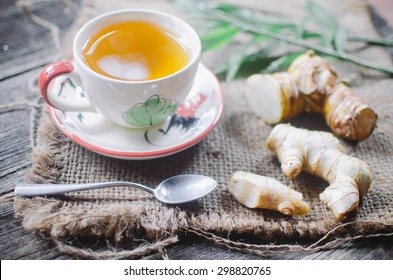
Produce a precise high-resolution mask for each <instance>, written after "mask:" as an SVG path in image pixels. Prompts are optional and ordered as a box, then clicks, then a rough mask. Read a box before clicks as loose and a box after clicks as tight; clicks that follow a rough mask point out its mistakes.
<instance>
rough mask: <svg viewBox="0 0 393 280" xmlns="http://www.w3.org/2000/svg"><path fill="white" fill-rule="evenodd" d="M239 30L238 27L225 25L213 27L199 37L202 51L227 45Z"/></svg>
mask: <svg viewBox="0 0 393 280" xmlns="http://www.w3.org/2000/svg"><path fill="white" fill-rule="evenodd" d="M240 31H241V29H240V28H239V27H236V26H232V25H227V26H220V27H219V28H216V29H214V30H213V31H212V32H211V33H209V34H207V35H204V36H202V37H201V41H202V51H210V50H214V49H218V48H220V47H222V46H224V45H227V44H228V43H229V42H230V41H232V40H233V38H234V37H235V36H236V35H237V34H238V33H239V32H240Z"/></svg>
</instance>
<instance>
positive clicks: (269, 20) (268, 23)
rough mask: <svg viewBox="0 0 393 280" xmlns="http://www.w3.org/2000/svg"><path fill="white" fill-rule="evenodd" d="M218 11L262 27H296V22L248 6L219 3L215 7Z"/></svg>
mask: <svg viewBox="0 0 393 280" xmlns="http://www.w3.org/2000/svg"><path fill="white" fill-rule="evenodd" d="M215 10H218V12H225V13H226V14H228V15H229V16H231V17H233V18H236V19H238V20H241V21H243V22H247V23H250V24H255V25H258V26H260V27H264V26H265V27H266V28H268V27H273V26H274V27H276V28H279V29H280V30H281V29H286V28H289V29H295V28H296V24H294V23H291V22H287V21H284V20H282V19H278V18H276V17H272V16H268V15H265V14H262V13H261V12H258V11H254V10H251V9H248V8H243V7H240V6H235V5H231V4H219V5H217V6H216V7H215Z"/></svg>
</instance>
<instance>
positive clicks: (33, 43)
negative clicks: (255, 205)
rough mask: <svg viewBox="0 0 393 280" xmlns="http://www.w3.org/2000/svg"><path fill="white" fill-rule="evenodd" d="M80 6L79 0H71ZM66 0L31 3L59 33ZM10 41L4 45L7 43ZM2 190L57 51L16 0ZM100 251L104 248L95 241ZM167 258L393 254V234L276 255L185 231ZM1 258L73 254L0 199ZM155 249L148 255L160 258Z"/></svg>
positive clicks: (18, 164)
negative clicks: (42, 76) (30, 228)
mask: <svg viewBox="0 0 393 280" xmlns="http://www.w3.org/2000/svg"><path fill="white" fill-rule="evenodd" d="M72 2H73V3H74V4H76V5H79V4H80V2H79V0H73V1H72ZM64 3H65V2H63V1H60V0H59V1H42V2H39V3H37V4H34V5H33V6H32V7H30V12H33V13H35V14H37V15H39V16H40V17H42V18H44V19H45V20H47V21H50V22H52V23H55V25H56V26H58V28H59V38H60V39H61V38H63V37H64V35H65V32H66V31H67V29H68V28H69V27H70V25H71V24H72V21H73V20H74V19H75V17H76V16H77V14H76V13H75V12H76V11H75V10H73V9H71V8H70V7H67V6H66V5H65V4H64ZM5 46H6V47H5ZM0 53H1V55H0V80H1V81H0V95H1V103H0V139H1V149H0V162H1V164H0V179H1V184H0V194H4V193H8V192H10V191H12V189H13V187H14V186H15V184H16V183H17V182H18V181H21V180H23V178H24V176H25V175H26V173H27V172H28V170H29V169H30V167H31V157H32V145H33V144H34V143H31V139H33V137H31V136H32V135H31V133H32V129H33V130H34V125H35V124H34V123H32V122H31V120H32V117H33V114H37V115H39V114H40V111H39V106H37V105H38V104H39V103H40V102H41V101H39V99H38V98H37V92H35V91H32V90H31V85H33V86H34V79H35V78H36V77H37V76H38V73H39V71H40V69H41V66H42V65H44V64H46V63H48V62H50V61H52V60H54V59H55V58H56V57H57V56H58V53H57V49H56V43H55V41H54V40H53V34H52V33H51V31H50V29H48V28H44V27H43V26H41V25H38V24H36V23H34V22H32V21H31V18H29V16H28V14H27V13H26V12H25V11H23V9H22V8H21V7H20V6H18V5H17V3H16V1H14V0H2V1H0ZM97 249H98V250H99V249H100V247H99V246H97ZM166 254H167V256H168V258H169V259H179V260H182V259H208V260H216V259H220V260H225V259H239V260H251V259H393V240H392V239H391V238H372V239H368V240H363V241H359V242H352V243H349V244H347V245H345V246H344V247H342V248H338V249H335V250H326V251H320V252H316V253H313V254H305V253H296V252H292V253H291V252H289V253H280V254H277V255H272V256H260V255H255V254H248V253H245V252H242V251H233V250H229V249H227V248H225V247H223V246H217V245H216V244H213V243H212V242H210V241H207V240H205V239H202V238H200V237H197V236H195V235H193V234H188V235H186V236H181V238H180V242H179V243H178V244H176V245H174V246H171V247H169V248H167V249H166ZM0 258H1V259H71V257H70V256H68V255H64V254H62V253H60V252H59V251H58V250H57V249H56V247H55V245H54V244H53V243H52V242H51V240H48V239H47V238H46V237H44V236H41V235H40V234H33V233H30V232H27V231H26V230H25V229H24V228H23V226H22V224H21V221H20V220H19V219H16V218H15V217H14V211H13V204H12V202H7V203H3V204H0ZM160 258H161V255H159V254H154V255H151V256H148V257H146V259H160Z"/></svg>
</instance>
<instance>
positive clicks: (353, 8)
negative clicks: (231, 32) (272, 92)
mask: <svg viewBox="0 0 393 280" xmlns="http://www.w3.org/2000/svg"><path fill="white" fill-rule="evenodd" d="M110 2H111V3H110V7H109V4H105V3H107V1H92V0H90V1H84V2H83V3H82V9H81V10H80V11H79V18H78V20H77V21H76V23H75V26H74V28H73V29H72V32H71V35H70V36H69V38H72V36H73V33H74V32H75V31H76V30H77V29H78V27H79V26H80V25H81V24H83V23H84V22H86V21H87V20H88V19H89V18H91V17H92V16H94V15H97V14H100V13H102V12H105V11H108V10H111V9H118V8H125V7H154V8H158V9H160V10H164V11H168V12H172V13H175V14H178V15H180V16H181V17H183V18H185V19H186V20H187V15H186V14H182V13H181V12H179V10H177V9H175V7H174V6H173V5H171V4H168V3H166V2H163V1H133V2H132V3H130V2H131V1H130V2H128V1H110ZM256 2H257V1H242V4H244V5H246V6H249V7H256V8H258V9H261V11H264V12H266V13H271V14H274V15H281V16H283V17H284V18H290V19H293V20H294V21H299V20H300V19H301V18H302V17H303V15H304V4H305V3H304V2H303V1H258V4H257V3H256ZM266 2H277V3H278V2H279V4H274V3H266ZM284 2H285V3H284ZM323 4H324V5H325V6H326V5H328V8H329V9H330V11H331V12H333V13H334V14H336V15H337V19H338V21H339V22H340V23H341V24H342V25H344V26H345V27H346V28H347V29H348V30H351V31H352V32H354V33H356V34H367V35H369V36H378V35H377V34H376V32H375V30H374V29H373V27H372V24H371V22H370V17H369V13H368V12H369V11H368V7H367V3H366V1H359V0H356V1H355V0H353V1H339V0H336V1H329V2H327V1H325V2H323ZM277 5H279V6H280V7H281V8H280V9H277ZM282 7H286V8H285V9H283V8H282ZM196 28H197V27H196ZM63 45H64V47H65V49H66V51H65V52H64V53H65V56H69V50H67V47H69V46H70V45H71V39H70V40H65V41H64V42H63ZM355 48H358V50H357V51H356V52H355V54H356V55H357V56H360V57H364V58H367V59H370V60H372V61H374V62H376V63H380V64H384V65H387V64H388V65H389V64H390V61H391V60H390V58H389V56H388V54H387V53H386V51H385V50H384V49H382V48H378V47H368V48H362V47H361V46H360V47H359V46H357V45H354V46H353V48H352V51H354V50H355ZM224 56H225V55H224ZM222 57H223V55H221V56H220V55H218V54H217V53H215V54H206V55H205V56H204V57H203V61H204V63H205V64H207V65H208V66H213V65H215V63H216V62H217V61H220V60H222V59H223V58H222ZM333 63H334V65H335V66H336V68H337V70H338V72H339V73H340V74H342V75H343V76H345V77H350V78H351V79H352V83H351V86H352V88H353V89H354V91H355V92H356V93H357V94H358V95H359V96H361V97H362V98H363V99H365V100H366V101H367V102H368V103H369V104H370V105H371V107H372V108H373V109H374V110H375V111H376V112H377V113H378V115H379V119H378V127H377V128H376V129H375V131H374V132H373V134H372V135H371V137H370V138H368V139H367V140H366V141H363V142H361V143H349V142H345V141H342V143H343V144H344V145H345V146H346V148H347V150H348V153H349V154H351V155H353V156H356V157H359V158H360V159H362V160H364V161H366V162H367V163H368V164H369V166H370V167H371V169H372V172H373V177H374V181H373V183H372V186H371V189H370V191H369V193H368V194H367V195H366V196H365V197H364V199H363V200H362V202H361V206H360V209H359V211H358V212H356V213H353V215H351V216H350V217H349V218H348V219H347V220H345V221H343V222H340V223H338V222H337V221H336V220H335V219H334V217H333V215H332V214H331V212H330V211H329V210H327V209H326V207H325V206H324V205H323V204H322V203H321V201H320V200H319V199H318V195H319V193H320V192H322V191H323V189H324V188H325V187H326V186H327V184H326V183H325V182H323V181H321V180H319V179H318V178H314V177H313V176H311V175H308V174H301V175H300V176H299V177H298V178H296V179H295V180H289V179H287V178H286V177H284V175H283V174H282V172H281V170H280V166H279V162H278V161H277V159H276V157H275V156H274V155H272V154H271V153H269V152H268V151H267V149H266V148H265V141H266V138H267V136H268V134H269V132H270V131H271V129H272V127H271V126H269V125H266V124H264V123H262V122H261V121H259V120H258V119H257V118H256V117H255V116H254V115H253V114H251V113H249V112H248V110H247V106H246V105H245V103H244V100H243V83H244V81H242V80H238V81H234V82H230V83H223V89H224V94H225V109H224V114H223V116H222V119H221V121H220V123H219V125H218V126H217V127H216V128H215V129H214V130H213V131H212V132H211V133H210V134H209V135H208V136H207V137H206V138H205V139H204V140H203V141H202V142H200V143H199V144H197V145H196V146H193V147H192V148H190V149H188V150H186V151H183V152H181V153H178V154H176V155H172V156H168V157H165V158H160V159H153V160H147V161H126V160H118V159H112V158H108V157H105V156H101V155H98V154H95V153H93V152H90V151H88V150H86V149H84V148H82V147H80V146H78V145H77V144H75V143H73V142H72V141H71V140H69V139H68V138H67V137H65V136H64V135H63V134H62V133H61V132H60V131H59V130H58V129H57V128H56V127H55V126H54V124H53V123H52V121H51V119H50V117H49V115H48V114H47V113H46V109H44V110H43V112H44V113H43V114H42V117H41V118H40V122H39V127H38V133H37V135H38V136H37V145H36V148H35V153H34V164H33V167H32V170H31V172H30V174H29V175H28V177H27V178H26V180H27V181H28V182H35V183H83V182H100V181H112V180H123V181H134V182H139V183H142V184H145V185H148V186H155V185H157V184H158V183H159V182H160V181H161V180H163V179H165V178H167V177H170V176H173V175H177V174H185V173H198V174H204V175H209V176H211V177H213V178H215V179H216V180H217V181H218V183H219V186H218V188H217V189H216V190H215V191H214V192H213V193H211V194H210V195H209V196H207V197H206V198H204V199H203V200H201V201H199V202H197V203H194V204H192V205H187V206H181V207H180V206H179V207H171V206H166V205H164V204H162V203H160V202H158V201H156V200H155V199H154V198H153V197H152V196H151V195H150V194H147V193H145V192H142V191H139V190H135V189H132V188H107V189H100V190H94V191H85V192H80V193H74V194H67V195H65V196H58V197H53V198H33V199H27V198H18V199H15V212H16V215H17V217H21V218H22V220H23V225H24V227H25V228H26V229H27V230H29V231H36V232H41V233H44V234H45V235H47V236H49V237H50V238H51V239H52V240H53V241H54V242H55V243H56V244H57V246H58V247H59V249H60V250H61V251H63V252H66V253H69V254H73V255H76V256H79V257H85V258H132V257H138V256H142V255H145V254H149V253H152V252H156V251H160V250H161V249H162V248H163V247H165V246H167V245H170V244H173V243H176V242H177V241H178V240H179V236H182V235H181V234H182V233H187V232H193V233H196V234H199V235H201V236H204V237H206V238H209V239H210V240H213V241H215V242H217V243H218V244H222V245H225V246H228V247H229V248H233V249H240V250H245V251H250V252H254V253H260V254H264V253H269V252H270V253H271V252H277V251H283V250H303V251H315V250H318V249H322V248H327V247H334V246H337V245H338V244H340V242H341V241H347V240H351V239H357V238H361V237H368V236H375V235H392V233H393V172H392V167H393V122H392V115H393V93H392V91H393V80H392V79H391V78H389V77H388V76H385V75H383V74H381V73H378V72H375V71H366V70H365V69H364V68H359V67H355V66H353V65H349V64H346V63H341V62H338V61H333ZM45 106H46V105H44V107H45ZM291 123H292V124H293V125H295V126H298V127H306V128H309V129H321V130H328V128H327V127H326V125H325V124H324V120H323V119H322V118H321V117H319V116H311V115H302V116H300V117H298V118H295V119H292V120H291ZM237 170H244V171H248V172H254V173H257V174H262V175H265V176H271V177H274V178H276V179H277V180H279V181H280V182H282V183H283V184H286V185H288V186H290V187H292V188H294V189H295V190H297V191H300V192H302V193H303V195H304V199H305V201H307V202H308V203H309V204H310V206H311V209H312V213H311V214H310V215H308V216H298V217H287V216H284V215H281V214H279V213H275V212H273V211H268V210H252V209H248V208H246V207H243V206H242V205H240V204H239V203H238V202H237V201H235V200H234V199H233V198H232V196H231V195H230V194H229V193H228V191H227V188H226V185H227V183H228V176H229V175H230V174H231V173H232V172H234V171H237ZM240 238H241V239H240ZM83 240H84V241H85V243H83ZM86 240H88V241H86ZM239 240H241V241H239ZM99 241H104V244H105V241H107V244H108V248H107V249H105V248H104V247H105V246H104V247H99V248H98V249H97V250H95V247H94V246H95V245H94V244H95V243H94V242H99ZM86 242H87V243H86ZM313 242H314V243H313ZM272 243H274V245H272ZM86 244H90V245H91V246H92V247H89V246H90V245H86Z"/></svg>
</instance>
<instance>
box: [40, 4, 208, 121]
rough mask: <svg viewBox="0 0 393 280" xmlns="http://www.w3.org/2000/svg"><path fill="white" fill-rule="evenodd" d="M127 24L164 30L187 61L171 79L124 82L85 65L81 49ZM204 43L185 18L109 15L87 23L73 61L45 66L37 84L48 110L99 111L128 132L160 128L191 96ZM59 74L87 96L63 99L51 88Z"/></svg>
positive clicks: (150, 12)
mask: <svg viewBox="0 0 393 280" xmlns="http://www.w3.org/2000/svg"><path fill="white" fill-rule="evenodd" d="M125 21H144V22H148V23H153V24H155V25H158V26H160V27H161V28H162V29H164V30H166V31H167V32H168V33H170V34H171V35H172V36H174V38H176V39H177V40H178V41H179V42H181V43H182V44H183V46H184V48H185V50H186V52H187V53H188V63H187V64H186V65H185V66H184V67H183V68H181V69H180V70H178V71H177V72H174V73H172V74H169V75H168V76H165V77H161V78H157V79H152V80H141V81H131V80H120V79H116V78H111V77H108V76H105V75H102V74H99V73H98V72H95V71H93V70H92V69H91V68H90V67H89V66H88V65H87V64H86V63H85V61H84V59H83V55H82V49H83V47H84V44H86V42H87V40H88V39H89V38H91V37H92V36H94V34H96V33H97V32H98V31H99V30H101V29H102V28H104V27H106V26H109V25H112V24H115V23H119V22H125ZM200 54H201V42H200V39H199V37H198V34H197V33H196V32H195V30H194V29H193V28H192V27H190V26H189V25H188V24H187V23H186V22H184V21H183V20H181V19H179V18H177V17H175V16H173V15H170V14H166V13H162V12H159V11H154V10H146V9H130V10H120V11H115V12H110V13H107V14H103V15H101V16H99V17H96V18H94V19H92V20H91V21H89V22H88V23H86V24H85V25H84V26H83V27H82V28H81V29H80V30H79V32H78V33H77V34H76V36H75V39H74V42H73V56H74V60H73V62H55V63H52V64H50V65H48V66H46V67H45V68H44V70H43V71H42V73H41V75H40V77H39V85H40V90H41V95H42V97H43V99H44V100H45V102H46V103H48V104H49V105H50V106H52V107H55V108H58V109H60V110H63V111H80V112H89V111H90V112H98V113H100V114H102V115H103V116H104V117H106V118H107V119H109V120H111V121H112V122H114V123H116V124H118V125H120V126H123V127H129V128H136V127H149V126H153V125H156V124H158V123H160V122H162V121H163V120H165V119H166V118H167V117H169V116H171V115H173V114H174V113H175V111H176V108H177V106H178V105H180V104H181V103H182V102H183V101H184V100H185V99H186V97H187V95H188V93H189V92H190V90H191V88H192V85H193V81H194V78H195V75H196V72H197V69H198V65H199V60H200ZM60 76H70V77H71V78H73V79H74V80H75V81H77V83H78V86H79V87H80V88H81V90H82V92H83V97H80V96H79V97H78V96H77V97H75V96H74V97H68V96H67V97H66V98H64V97H61V96H58V95H56V94H55V93H54V91H51V90H49V89H50V84H51V82H52V81H53V80H54V79H56V78H57V77H60Z"/></svg>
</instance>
